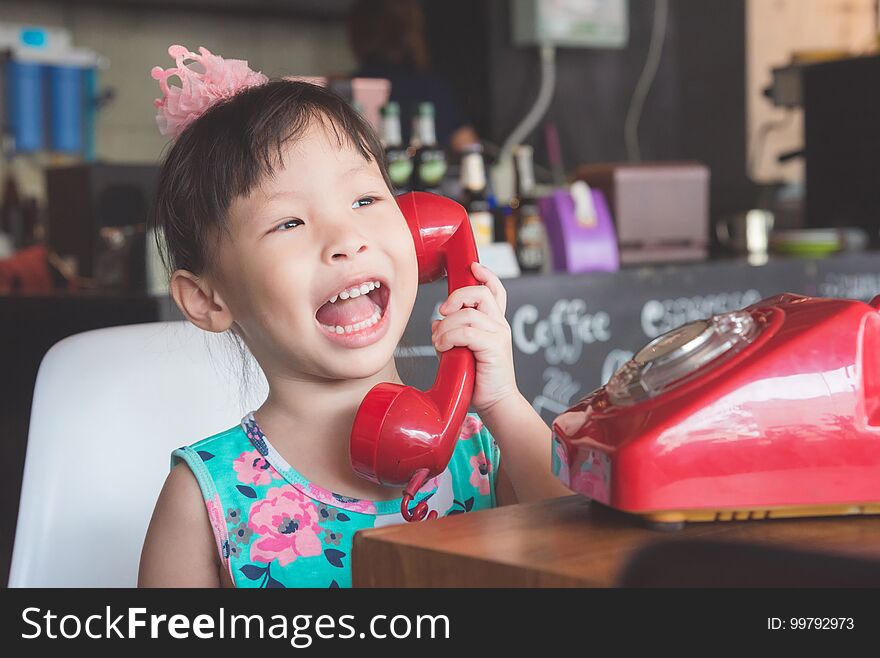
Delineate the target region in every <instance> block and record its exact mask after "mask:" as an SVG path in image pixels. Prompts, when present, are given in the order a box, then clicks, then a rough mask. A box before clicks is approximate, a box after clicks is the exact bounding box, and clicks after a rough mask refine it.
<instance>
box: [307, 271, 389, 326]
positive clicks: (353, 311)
mask: <svg viewBox="0 0 880 658" xmlns="http://www.w3.org/2000/svg"><path fill="white" fill-rule="evenodd" d="M390 297H391V291H390V290H389V289H388V285H387V283H386V282H384V281H382V280H381V279H373V280H368V281H364V282H363V283H360V284H358V285H354V286H350V287H349V288H347V289H345V290H343V291H340V292H339V293H337V294H336V295H334V296H333V297H332V298H331V299H330V300H328V301H327V302H325V303H324V304H323V305H322V306H321V307H320V308H319V309H318V310H317V312H316V313H315V319H316V320H317V321H318V323H319V324H320V325H321V328H322V329H324V330H325V331H326V332H327V333H330V334H336V335H340V336H341V335H352V334H359V333H369V331H370V330H371V329H373V328H374V327H375V326H376V325H378V324H379V323H380V322H381V321H382V319H383V317H384V316H385V311H386V309H387V308H388V301H389V299H390Z"/></svg>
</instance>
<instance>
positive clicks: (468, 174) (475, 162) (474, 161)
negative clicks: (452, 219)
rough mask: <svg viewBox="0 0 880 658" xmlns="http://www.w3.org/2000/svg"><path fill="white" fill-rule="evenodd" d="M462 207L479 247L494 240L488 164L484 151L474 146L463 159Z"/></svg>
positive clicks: (476, 145)
mask: <svg viewBox="0 0 880 658" xmlns="http://www.w3.org/2000/svg"><path fill="white" fill-rule="evenodd" d="M461 190H462V198H461V205H463V206H464V207H465V209H466V210H467V213H468V218H469V219H470V222H471V229H472V230H473V232H474V240H475V242H476V243H477V247H481V246H484V245H487V244H489V243H491V242H492V240H493V237H494V236H493V228H494V227H493V224H494V220H493V218H492V211H491V209H490V207H489V199H488V197H487V195H486V164H485V162H484V161H483V149H482V147H481V146H480V145H479V144H472V145H471V146H469V147H468V150H467V152H466V153H465V154H464V155H463V156H462V158H461Z"/></svg>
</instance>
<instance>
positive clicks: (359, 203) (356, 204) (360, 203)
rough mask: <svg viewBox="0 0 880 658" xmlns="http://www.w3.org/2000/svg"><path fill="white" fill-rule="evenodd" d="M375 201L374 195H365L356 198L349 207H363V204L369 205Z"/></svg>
mask: <svg viewBox="0 0 880 658" xmlns="http://www.w3.org/2000/svg"><path fill="white" fill-rule="evenodd" d="M375 202H376V198H375V197H372V196H365V197H362V198H360V199H358V200H357V201H355V202H354V203H353V204H351V207H352V209H354V208H361V207H363V206H371V205H373V204H374V203H375Z"/></svg>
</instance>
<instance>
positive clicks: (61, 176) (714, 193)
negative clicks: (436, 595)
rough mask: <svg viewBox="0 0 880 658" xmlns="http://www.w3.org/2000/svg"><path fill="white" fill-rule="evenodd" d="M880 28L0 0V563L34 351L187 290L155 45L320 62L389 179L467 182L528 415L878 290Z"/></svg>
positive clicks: (449, 10) (450, 187) (438, 6)
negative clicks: (163, 178)
mask: <svg viewBox="0 0 880 658" xmlns="http://www.w3.org/2000/svg"><path fill="white" fill-rule="evenodd" d="M878 32H880V30H878V2H877V0H629V1H627V0H443V1H442V2H441V1H439V0H436V1H427V0H426V1H418V0H178V1H176V2H170V1H168V2H166V1H164V0H76V1H74V0H3V2H2V4H0V127H2V142H0V143H2V158H0V180H2V189H0V368H2V370H3V372H4V377H3V378H2V381H0V436H2V437H3V441H4V448H5V454H6V456H7V459H5V460H4V467H3V472H2V477H0V487H2V490H0V493H2V500H3V504H4V507H5V508H6V509H7V510H8V511H9V512H8V513H7V514H5V515H2V518H3V519H4V520H3V521H2V522H0V523H2V525H0V537H3V538H4V539H3V540H2V541H0V574H3V576H4V577H5V574H6V571H7V565H8V560H9V548H10V547H11V544H12V537H13V535H14V527H15V514H16V512H15V510H16V509H17V501H18V491H19V486H20V481H21V469H22V464H23V461H24V454H25V449H26V445H27V432H28V424H29V414H30V404H31V397H32V394H33V386H34V381H35V378H36V374H37V370H38V367H39V363H40V360H41V359H42V357H43V355H44V354H45V353H46V351H47V350H48V349H49V347H51V345H53V344H54V343H55V342H57V341H58V340H61V339H62V338H64V337H66V336H70V335H73V334H75V333H78V332H81V331H86V330H89V329H95V328H100V327H107V326H113V325H121V324H131V323H138V322H154V321H158V320H179V319H180V318H181V316H180V315H179V313H178V312H177V310H176V309H175V308H174V306H173V304H172V303H170V302H169V300H168V297H167V288H166V280H167V274H166V273H165V272H164V271H163V270H162V266H161V262H160V260H159V258H158V254H157V251H156V248H155V245H154V242H155V241H154V240H153V236H151V235H149V233H148V231H147V229H146V225H147V218H148V216H149V213H150V209H151V204H152V199H153V197H154V195H155V181H156V174H157V170H158V164H159V162H160V160H161V157H162V155H163V152H164V151H165V150H166V149H167V147H168V140H167V138H165V137H163V136H161V135H160V134H159V131H158V130H157V127H156V121H155V113H156V112H155V107H154V105H153V100H154V99H155V98H157V97H158V96H159V89H158V84H157V83H156V82H155V81H154V80H152V79H151V77H150V69H151V68H152V67H153V66H157V65H158V66H162V67H163V68H167V67H170V66H172V65H173V62H172V60H171V59H170V58H169V56H168V54H167V49H168V46H169V45H171V44H183V45H185V46H187V47H188V48H190V49H191V50H196V49H197V48H198V47H199V46H204V47H206V48H208V49H209V50H211V51H212V52H214V53H216V54H220V55H222V56H224V57H227V58H238V59H245V60H247V61H248V62H249V64H250V66H251V68H253V69H255V70H259V71H262V72H263V73H265V74H266V75H268V76H270V77H273V76H282V75H297V76H308V77H310V78H314V80H315V81H316V82H317V83H318V84H324V85H327V86H329V87H330V88H332V89H333V90H334V91H336V92H338V93H340V94H341V95H343V96H344V97H345V98H347V99H348V100H349V101H350V102H351V103H352V104H353V105H354V106H355V107H357V108H358V109H359V110H360V111H362V112H363V113H364V115H365V116H366V117H367V118H368V119H369V120H370V121H371V123H372V124H373V125H374V127H375V128H376V130H377V131H378V132H379V134H380V135H381V137H382V139H383V143H384V145H385V148H386V158H387V161H388V165H389V168H390V170H391V173H392V176H393V178H394V182H395V185H396V186H397V188H398V189H397V191H406V190H413V189H421V190H429V191H433V192H437V193H440V194H445V195H448V196H450V197H453V198H455V199H457V200H459V201H460V202H461V203H463V204H464V205H465V206H466V207H467V209H468V211H469V214H470V218H471V223H472V227H473V229H474V233H475V236H476V237H477V241H478V244H479V248H480V256H481V260H482V261H483V262H485V263H486V264H487V265H489V266H490V267H491V268H492V269H493V270H494V271H496V272H497V273H498V274H499V275H500V276H502V277H503V278H504V279H505V285H506V287H507V288H508V292H509V296H510V306H509V309H508V316H509V317H508V319H509V321H510V322H511V326H512V329H513V332H514V347H515V359H516V360H517V373H518V382H519V384H520V387H521V388H522V389H523V391H524V393H526V394H527V396H528V397H529V398H530V399H532V400H533V403H534V405H535V407H536V409H538V410H539V411H540V412H541V413H542V414H544V415H545V417H546V418H547V419H548V421H549V420H551V419H552V417H553V416H554V414H556V413H559V412H560V411H561V410H563V409H565V408H566V407H567V406H568V405H569V404H570V403H571V402H572V401H573V400H576V399H577V398H578V395H583V394H584V393H586V392H588V391H589V390H591V389H592V388H594V387H596V386H598V385H600V384H601V383H603V382H604V381H607V379H608V377H609V376H610V375H611V373H613V372H614V371H615V370H616V368H617V367H618V366H619V365H620V364H622V363H623V362H625V361H626V360H627V359H628V358H629V357H630V356H631V355H632V353H633V351H634V350H636V349H638V348H639V347H640V346H641V345H642V344H644V342H646V341H647V340H648V339H651V338H654V337H656V336H658V335H660V334H662V333H664V332H666V331H668V330H670V329H672V328H674V327H676V326H679V325H681V324H683V323H685V322H688V321H691V320H693V319H696V318H700V317H706V316H708V315H711V314H713V313H718V312H723V311H726V310H732V309H735V308H739V307H741V306H744V305H747V304H750V303H753V302H755V301H757V300H758V299H761V298H762V297H766V296H769V295H771V294H776V293H779V292H783V291H791V292H797V293H803V294H811V295H824V296H839V297H851V298H857V299H864V300H868V299H870V298H871V297H873V296H874V295H875V294H878V293H880V267H878V264H880V259H878V257H877V252H876V251H875V250H876V249H877V248H878V247H880V55H878ZM443 291H444V289H443V288H442V286H440V285H432V286H426V289H425V291H424V293H423V294H420V296H419V302H418V305H417V308H416V311H415V313H414V315H413V319H414V322H413V323H412V324H413V326H412V327H411V328H410V329H408V332H407V335H406V337H405V338H406V341H405V342H406V345H407V347H406V348H401V349H402V351H401V356H402V357H405V358H407V359H409V360H410V361H411V365H412V367H411V368H410V375H409V376H410V378H411V381H412V382H413V383H416V384H421V385H424V384H425V383H426V382H430V381H431V380H432V378H433V370H432V369H433V368H434V366H435V364H436V359H435V357H434V354H433V350H432V349H431V348H430V340H429V323H428V319H429V318H430V316H431V315H432V314H433V313H435V312H436V311H435V309H436V305H437V303H438V302H440V301H442V299H443ZM416 321H417V322H416ZM82 376H83V377H87V376H88V373H83V375H82ZM188 439H194V437H188Z"/></svg>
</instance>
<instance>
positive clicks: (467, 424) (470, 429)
mask: <svg viewBox="0 0 880 658" xmlns="http://www.w3.org/2000/svg"><path fill="white" fill-rule="evenodd" d="M481 429H483V423H482V422H481V421H479V420H478V419H476V418H474V417H473V416H470V415H468V416H465V417H464V423H462V425H461V433H460V434H459V435H458V440H459V441H464V440H465V439H469V438H471V437H472V436H473V435H474V434H476V433H477V432H479V431H480V430H481Z"/></svg>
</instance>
